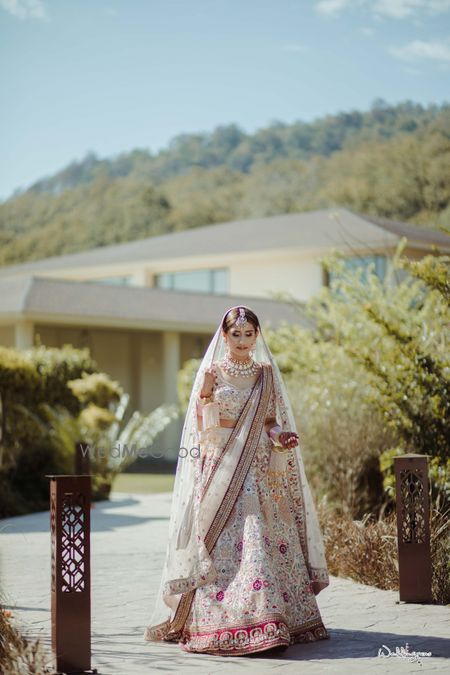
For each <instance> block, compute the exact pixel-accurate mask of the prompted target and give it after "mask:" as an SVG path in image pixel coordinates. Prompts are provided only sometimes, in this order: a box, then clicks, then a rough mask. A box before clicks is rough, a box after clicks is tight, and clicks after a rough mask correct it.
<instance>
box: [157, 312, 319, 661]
mask: <svg viewBox="0 0 450 675" xmlns="http://www.w3.org/2000/svg"><path fill="white" fill-rule="evenodd" d="M328 583H329V581H328V573H327V568H326V563H325V557H324V552H323V543H322V537H321V533H320V529H319V525H318V521H317V516H316V513H315V508H314V504H313V501H312V498H311V493H310V489H309V486H308V482H307V479H306V476H305V471H304V467H303V460H302V457H301V454H300V450H299V447H298V435H297V432H296V430H295V420H294V417H293V414H292V410H291V406H290V403H289V400H288V396H287V393H286V389H285V386H284V383H283V381H282V378H281V375H280V372H279V370H278V367H277V365H276V363H275V361H274V359H273V356H272V354H271V352H270V350H269V348H268V347H267V344H266V342H265V340H264V337H263V335H262V331H261V327H260V324H259V320H258V318H257V316H256V315H255V314H254V312H253V311H252V310H251V309H249V308H248V307H244V306H239V307H232V308H231V309H229V310H228V311H227V312H226V313H225V315H224V316H223V318H222V320H221V322H220V324H219V326H218V328H217V330H216V333H215V335H214V337H213V339H212V341H211V343H210V345H209V347H208V349H207V351H206V354H205V356H204V358H203V360H202V363H201V365H200V368H199V370H198V372H197V376H196V378H195V382H194V385H193V388H192V392H191V397H190V401H189V405H188V409H187V414H186V419H185V423H184V427H183V432H182V438H181V449H180V455H179V459H178V464H177V471H176V476H175V484H174V492H173V500H172V510H171V517H170V524H169V537H168V545H167V552H166V558H165V563H164V568H163V572H162V578H161V584H160V588H159V592H158V597H157V600H156V604H155V608H154V612H153V616H152V620H151V622H150V625H149V626H147V628H146V630H145V633H144V639H145V640H148V641H155V640H165V641H175V642H179V643H180V646H181V648H182V649H184V650H185V651H189V652H203V653H208V654H218V655H223V656H236V655H246V654H251V653H255V652H261V651H265V650H267V649H271V648H274V647H283V646H284V647H287V646H289V645H292V644H294V643H297V642H309V641H313V640H319V639H324V638H327V637H328V633H327V631H326V629H325V627H324V625H323V623H322V619H321V616H320V613H319V609H318V606H317V602H316V595H317V594H318V593H319V592H320V591H321V590H322V589H323V588H325V587H326V586H327V585H328Z"/></svg>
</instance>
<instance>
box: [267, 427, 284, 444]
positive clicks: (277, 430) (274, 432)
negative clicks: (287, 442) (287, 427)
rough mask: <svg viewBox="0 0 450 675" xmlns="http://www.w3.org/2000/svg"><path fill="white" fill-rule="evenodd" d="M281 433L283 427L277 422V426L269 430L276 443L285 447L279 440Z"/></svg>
mask: <svg viewBox="0 0 450 675" xmlns="http://www.w3.org/2000/svg"><path fill="white" fill-rule="evenodd" d="M280 433H281V427H280V426H279V425H278V424H277V425H276V426H274V427H272V428H271V430H270V431H269V436H270V438H271V439H272V441H273V443H274V445H276V446H279V447H283V446H282V445H281V443H280V441H279V437H280Z"/></svg>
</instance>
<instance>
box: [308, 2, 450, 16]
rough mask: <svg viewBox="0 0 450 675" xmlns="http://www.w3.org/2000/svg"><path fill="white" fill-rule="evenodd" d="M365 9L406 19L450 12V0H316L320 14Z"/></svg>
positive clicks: (381, 14) (335, 13)
mask: <svg viewBox="0 0 450 675" xmlns="http://www.w3.org/2000/svg"><path fill="white" fill-rule="evenodd" d="M356 7H364V8H366V9H367V10H369V11H370V12H372V13H373V14H375V15H377V16H384V17H390V18H393V19H404V18H406V17H412V16H417V15H418V14H421V13H425V14H443V13H445V12H448V11H449V10H450V0H316V2H315V5H314V8H315V10H316V11H317V12H318V13H319V14H323V15H325V16H337V15H338V14H340V13H341V12H342V11H344V10H346V9H355V8H356Z"/></svg>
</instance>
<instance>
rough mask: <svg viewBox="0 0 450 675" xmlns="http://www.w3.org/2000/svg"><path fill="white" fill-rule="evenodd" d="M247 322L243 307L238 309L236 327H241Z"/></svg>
mask: <svg viewBox="0 0 450 675" xmlns="http://www.w3.org/2000/svg"><path fill="white" fill-rule="evenodd" d="M246 322H247V318H246V316H245V309H244V308H243V307H239V316H238V318H237V319H236V321H235V325H236V326H243V325H244V324H245V323H246Z"/></svg>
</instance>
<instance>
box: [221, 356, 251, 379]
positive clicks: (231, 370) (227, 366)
mask: <svg viewBox="0 0 450 675" xmlns="http://www.w3.org/2000/svg"><path fill="white" fill-rule="evenodd" d="M222 368H223V369H224V371H225V372H226V373H228V374H229V375H233V376H234V377H253V376H254V375H256V374H257V373H258V372H259V365H258V364H257V363H256V361H253V359H251V358H249V359H246V360H245V361H238V359H233V357H232V356H230V355H229V354H228V353H227V354H225V356H224V357H223V361H222Z"/></svg>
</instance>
